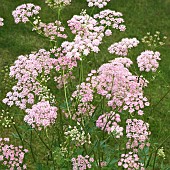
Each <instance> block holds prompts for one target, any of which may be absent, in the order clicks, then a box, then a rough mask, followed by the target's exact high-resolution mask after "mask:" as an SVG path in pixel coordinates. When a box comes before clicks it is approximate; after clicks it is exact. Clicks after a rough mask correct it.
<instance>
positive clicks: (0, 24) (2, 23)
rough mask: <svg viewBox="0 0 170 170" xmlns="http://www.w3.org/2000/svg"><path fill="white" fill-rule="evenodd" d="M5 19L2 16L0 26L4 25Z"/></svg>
mask: <svg viewBox="0 0 170 170" xmlns="http://www.w3.org/2000/svg"><path fill="white" fill-rule="evenodd" d="M3 21H4V19H3V18H0V27H2V26H3V25H4V22H3Z"/></svg>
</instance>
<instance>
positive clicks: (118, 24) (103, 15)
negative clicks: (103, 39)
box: [94, 9, 126, 36]
mask: <svg viewBox="0 0 170 170" xmlns="http://www.w3.org/2000/svg"><path fill="white" fill-rule="evenodd" d="M122 16H123V15H122V13H120V12H116V11H112V10H109V9H107V10H104V11H101V12H100V13H99V14H95V15H94V18H95V19H99V23H100V25H102V26H105V27H109V28H110V27H112V28H114V29H118V30H120V31H125V30H126V26H125V25H123V24H122V23H124V19H123V18H122ZM105 34H106V36H109V35H111V34H112V32H111V30H110V29H108V30H107V31H106V32H105Z"/></svg>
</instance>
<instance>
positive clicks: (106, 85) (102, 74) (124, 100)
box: [86, 60, 149, 115]
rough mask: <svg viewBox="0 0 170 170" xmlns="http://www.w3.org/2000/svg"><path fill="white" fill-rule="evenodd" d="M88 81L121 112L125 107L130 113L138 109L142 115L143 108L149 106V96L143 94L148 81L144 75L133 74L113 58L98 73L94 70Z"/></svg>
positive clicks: (110, 104) (109, 104) (109, 103)
mask: <svg viewBox="0 0 170 170" xmlns="http://www.w3.org/2000/svg"><path fill="white" fill-rule="evenodd" d="M86 81H88V82H89V83H91V87H92V89H96V90H97V93H98V94H100V95H102V96H106V98H107V99H108V106H111V107H112V108H113V109H115V108H118V109H119V111H120V112H121V111H122V109H123V110H128V111H129V112H130V113H133V112H135V111H137V112H138V114H139V115H142V114H143V111H142V110H141V109H143V108H144V107H145V106H149V102H148V101H147V98H146V97H144V96H143V88H144V87H146V86H147V81H146V80H145V79H143V78H142V77H137V76H133V75H132V74H131V73H130V71H129V70H128V69H127V68H125V67H124V65H123V64H122V63H120V62H116V61H114V60H113V61H112V62H111V63H107V64H103V65H102V66H101V67H100V68H99V69H98V71H97V75H95V71H92V72H91V73H90V74H89V77H88V78H87V79H86Z"/></svg>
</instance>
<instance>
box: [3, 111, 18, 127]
mask: <svg viewBox="0 0 170 170" xmlns="http://www.w3.org/2000/svg"><path fill="white" fill-rule="evenodd" d="M13 124H15V122H14V120H13V116H10V115H9V112H5V111H4V110H2V111H1V113H0V125H1V126H3V127H5V128H8V127H9V128H10V127H11V125H13Z"/></svg>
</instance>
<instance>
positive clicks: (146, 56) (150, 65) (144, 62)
mask: <svg viewBox="0 0 170 170" xmlns="http://www.w3.org/2000/svg"><path fill="white" fill-rule="evenodd" d="M158 60H161V58H160V53H159V52H157V51H156V52H153V51H149V50H146V51H144V52H142V53H141V55H140V56H138V57H137V63H138V67H139V69H140V71H146V72H149V71H153V72H155V71H156V70H157V68H158V67H159V63H158Z"/></svg>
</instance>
